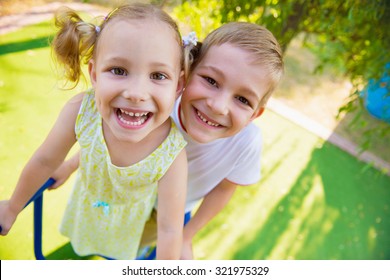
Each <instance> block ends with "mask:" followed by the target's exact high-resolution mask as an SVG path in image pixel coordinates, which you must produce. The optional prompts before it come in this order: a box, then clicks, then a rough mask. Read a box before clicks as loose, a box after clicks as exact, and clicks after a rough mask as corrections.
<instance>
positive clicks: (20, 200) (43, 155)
mask: <svg viewBox="0 0 390 280" xmlns="http://www.w3.org/2000/svg"><path fill="white" fill-rule="evenodd" d="M81 100H82V96H81V95H77V96H76V97H73V98H72V99H71V100H70V101H68V103H67V104H66V105H65V106H64V108H63V109H62V111H61V113H60V114H59V117H58V118H57V121H56V123H55V124H54V126H53V128H52V129H51V131H50V132H49V134H48V136H47V137H46V139H45V141H44V142H43V143H42V145H41V146H40V147H39V148H38V149H37V151H36V152H35V153H34V154H33V156H32V157H31V159H30V160H29V161H28V162H27V164H26V166H25V167H24V169H23V171H22V173H21V175H20V178H19V181H18V183H17V185H16V188H15V190H14V192H13V194H12V196H11V198H10V200H9V201H2V202H1V203H0V225H1V227H2V231H1V233H0V234H1V235H6V234H7V233H8V232H9V230H10V228H11V227H12V225H13V223H14V222H15V219H16V217H17V216H18V214H19V213H20V212H21V211H22V210H23V208H24V206H25V205H26V203H27V201H28V200H29V199H30V198H31V197H32V196H33V195H34V194H35V192H36V191H37V190H38V189H39V187H40V186H41V185H42V184H43V183H44V182H45V181H46V180H47V179H48V178H49V177H50V175H51V174H52V173H53V172H54V170H55V169H56V168H57V167H58V166H59V165H60V164H61V162H62V161H63V160H64V158H65V157H66V155H67V153H68V152H69V150H70V149H71V148H72V146H73V144H74V143H75V142H76V136H75V132H74V125H75V121H76V117H77V113H78V110H79V108H80V104H81Z"/></svg>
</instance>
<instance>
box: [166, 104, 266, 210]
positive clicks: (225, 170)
mask: <svg viewBox="0 0 390 280" xmlns="http://www.w3.org/2000/svg"><path fill="white" fill-rule="evenodd" d="M180 100H181V98H178V100H177V101H176V103H175V107H174V110H173V113H172V114H171V117H172V119H173V120H174V122H175V123H176V126H177V127H178V128H179V130H180V132H181V133H182V134H183V137H184V139H185V140H186V141H187V142H188V144H187V146H186V151H187V158H188V189H187V201H186V212H188V211H191V210H192V209H193V208H194V207H195V206H196V205H197V203H198V202H199V200H201V199H202V198H203V197H204V196H205V195H206V194H208V193H209V192H210V191H211V190H212V189H214V188H215V187H216V186H217V185H218V184H219V183H220V182H221V181H222V180H223V179H227V180H229V181H230V182H233V183H236V184H238V185H250V184H254V183H256V182H258V181H259V180H260V154H261V147H262V137H261V130H260V128H259V127H257V126H256V125H254V124H253V123H251V124H249V125H248V126H246V127H245V128H244V129H243V130H241V131H240V132H239V133H238V134H236V135H234V136H232V137H228V138H221V139H217V140H215V141H212V142H210V143H206V144H203V143H198V142H195V141H194V140H192V139H191V138H190V136H189V135H188V134H187V133H186V132H185V131H184V128H183V126H182V124H181V122H180V119H179V105H180Z"/></svg>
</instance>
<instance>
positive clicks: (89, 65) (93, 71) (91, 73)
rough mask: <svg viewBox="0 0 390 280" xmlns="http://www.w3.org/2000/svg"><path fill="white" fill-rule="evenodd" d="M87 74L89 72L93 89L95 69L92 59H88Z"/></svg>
mask: <svg viewBox="0 0 390 280" xmlns="http://www.w3.org/2000/svg"><path fill="white" fill-rule="evenodd" d="M88 72H89V78H90V79H91V84H92V87H93V88H95V85H96V67H95V61H94V60H93V59H90V60H89V62H88Z"/></svg>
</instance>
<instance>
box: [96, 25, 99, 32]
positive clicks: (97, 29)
mask: <svg viewBox="0 0 390 280" xmlns="http://www.w3.org/2000/svg"><path fill="white" fill-rule="evenodd" d="M95 31H96V33H99V32H100V26H97V25H96V26H95Z"/></svg>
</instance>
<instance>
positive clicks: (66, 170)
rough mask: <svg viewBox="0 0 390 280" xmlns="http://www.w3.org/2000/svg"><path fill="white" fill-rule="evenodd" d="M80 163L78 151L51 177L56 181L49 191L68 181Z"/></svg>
mask: <svg viewBox="0 0 390 280" xmlns="http://www.w3.org/2000/svg"><path fill="white" fill-rule="evenodd" d="M79 163H80V151H78V152H77V153H76V154H75V155H73V156H72V157H71V158H69V159H67V160H66V161H64V162H63V163H61V165H60V166H59V167H58V168H57V169H56V171H54V173H53V174H52V175H51V177H52V178H53V179H54V180H55V181H56V182H55V183H54V184H53V185H52V186H50V187H49V190H52V189H56V188H58V187H59V186H61V185H62V184H63V183H65V182H66V180H68V178H69V177H70V175H72V173H73V172H75V171H76V169H77V168H78V167H79Z"/></svg>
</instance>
